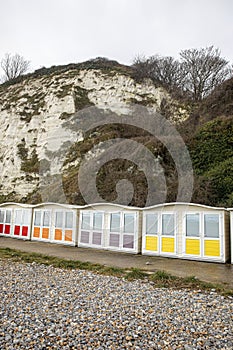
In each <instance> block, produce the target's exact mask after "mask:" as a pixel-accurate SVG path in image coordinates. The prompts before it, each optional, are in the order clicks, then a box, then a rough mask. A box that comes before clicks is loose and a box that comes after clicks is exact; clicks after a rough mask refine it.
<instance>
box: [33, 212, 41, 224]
mask: <svg viewBox="0 0 233 350" xmlns="http://www.w3.org/2000/svg"><path fill="white" fill-rule="evenodd" d="M40 225H41V212H40V211H35V218H34V226H40Z"/></svg>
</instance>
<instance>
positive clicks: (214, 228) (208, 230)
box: [204, 214, 219, 238]
mask: <svg viewBox="0 0 233 350" xmlns="http://www.w3.org/2000/svg"><path fill="white" fill-rule="evenodd" d="M204 232H205V237H210V238H219V215H218V214H205V215H204Z"/></svg>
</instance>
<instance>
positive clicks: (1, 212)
mask: <svg viewBox="0 0 233 350" xmlns="http://www.w3.org/2000/svg"><path fill="white" fill-rule="evenodd" d="M0 222H1V223H3V222H4V211H3V210H0Z"/></svg>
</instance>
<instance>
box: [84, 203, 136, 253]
mask: <svg viewBox="0 0 233 350" xmlns="http://www.w3.org/2000/svg"><path fill="white" fill-rule="evenodd" d="M140 224H141V220H140V211H139V210H138V208H133V207H126V206H122V205H117V204H107V203H106V204H103V203H100V204H93V205H87V206H85V207H83V208H82V209H81V210H80V225H79V238H78V246H79V247H91V248H97V249H108V250H114V251H121V252H128V253H139V252H140V247H141V235H140V232H141V231H140Z"/></svg>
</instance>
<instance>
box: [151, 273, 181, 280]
mask: <svg viewBox="0 0 233 350" xmlns="http://www.w3.org/2000/svg"><path fill="white" fill-rule="evenodd" d="M176 278H177V277H175V276H172V275H171V274H170V273H168V272H166V271H156V272H155V273H154V274H153V275H151V276H150V279H151V280H152V281H153V282H155V281H164V280H165V281H170V280H175V279H176Z"/></svg>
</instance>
